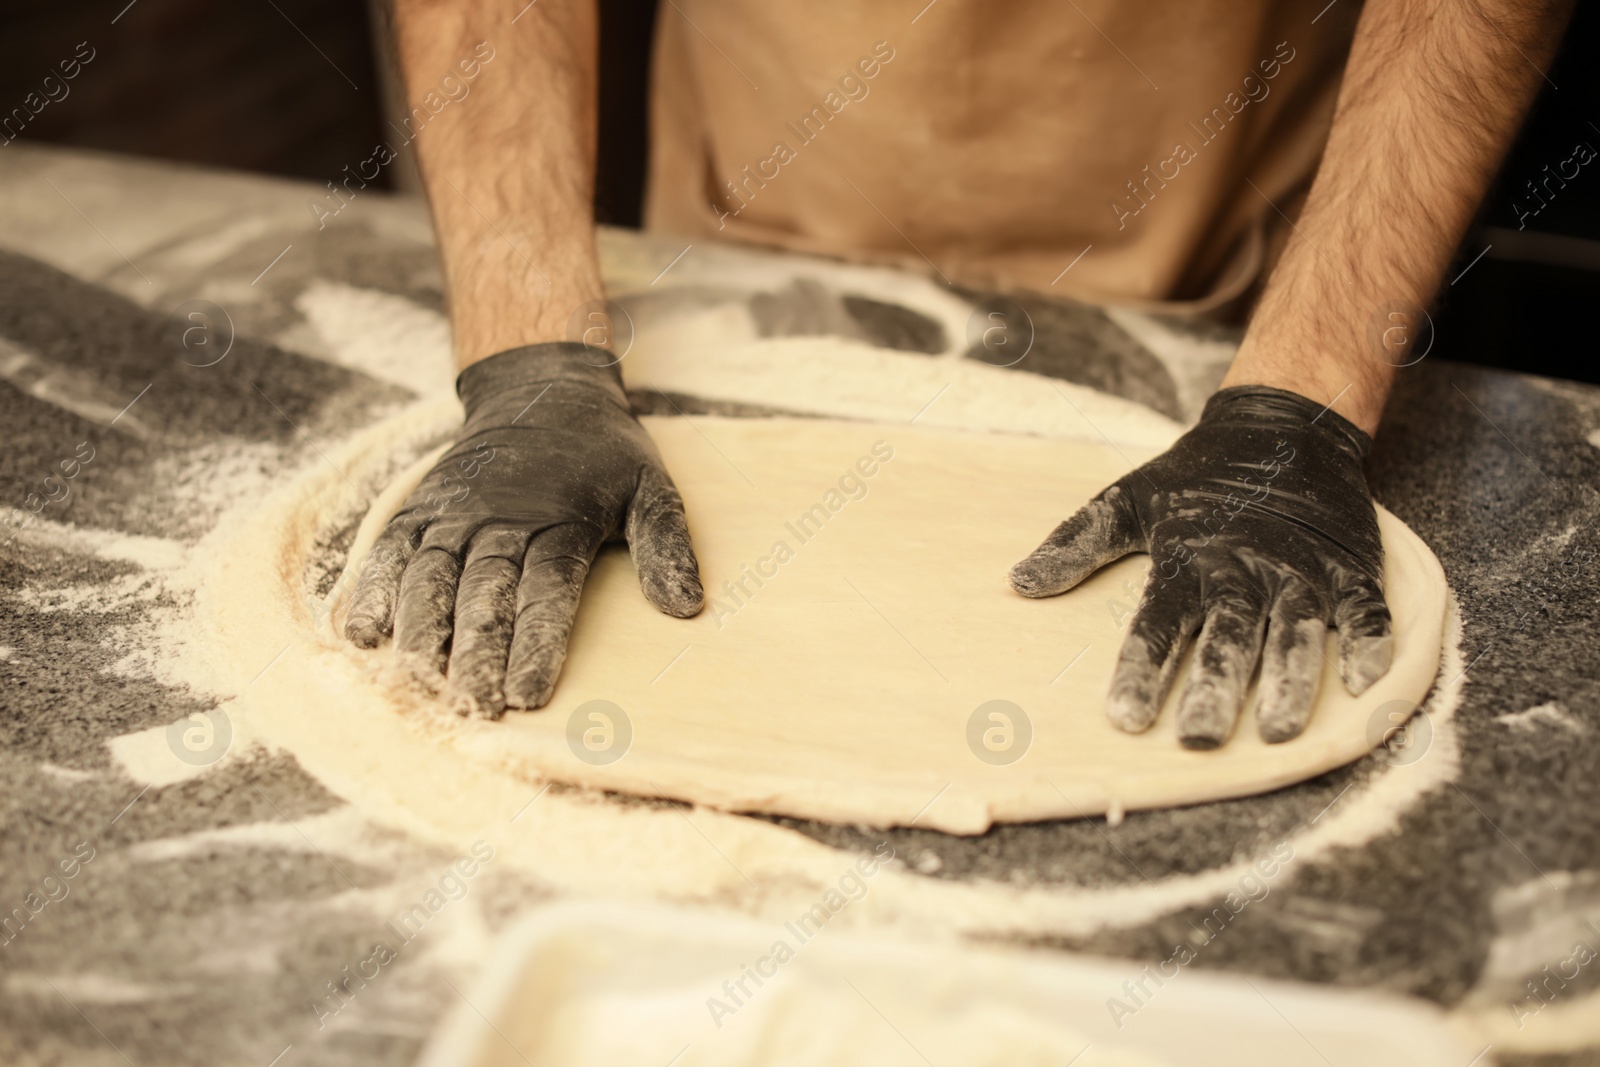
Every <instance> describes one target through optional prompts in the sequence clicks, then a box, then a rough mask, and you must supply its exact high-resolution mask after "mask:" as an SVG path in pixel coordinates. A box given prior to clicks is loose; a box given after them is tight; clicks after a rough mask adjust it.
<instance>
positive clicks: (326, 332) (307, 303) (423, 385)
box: [295, 281, 455, 397]
mask: <svg viewBox="0 0 1600 1067" xmlns="http://www.w3.org/2000/svg"><path fill="white" fill-rule="evenodd" d="M295 307H296V308H298V309H299V311H300V313H301V314H302V315H304V316H305V317H306V321H307V322H308V323H309V324H310V325H311V327H312V329H313V330H315V332H316V336H317V338H318V339H319V340H320V341H321V342H322V344H321V346H320V347H321V349H322V351H321V352H320V353H319V354H321V355H325V356H326V357H327V358H329V359H331V360H332V361H333V362H335V363H338V364H339V365H340V366H344V367H349V368H350V369H352V370H358V371H361V372H362V373H364V374H368V375H370V376H372V377H374V378H377V379H379V380H380V381H386V382H393V383H394V384H396V385H399V386H403V387H404V388H406V389H410V390H411V391H412V392H413V393H416V394H417V395H418V396H422V397H433V396H441V395H449V394H452V393H453V392H454V391H455V363H454V360H453V358H452V356H451V345H450V322H449V320H448V319H446V318H445V317H444V316H443V315H441V314H439V313H438V312H437V311H432V310H430V309H428V308H425V307H421V306H420V305H418V304H415V303H413V302H411V301H410V300H407V299H406V298H405V297H401V296H395V295H394V294H392V293H384V292H379V291H378V290H376V289H358V288H355V287H354V286H349V285H339V284H336V283H334V282H325V281H318V282H315V283H313V284H312V285H311V286H310V287H309V288H308V289H306V291H305V292H303V293H301V294H300V296H299V297H298V298H296V300H295Z"/></svg>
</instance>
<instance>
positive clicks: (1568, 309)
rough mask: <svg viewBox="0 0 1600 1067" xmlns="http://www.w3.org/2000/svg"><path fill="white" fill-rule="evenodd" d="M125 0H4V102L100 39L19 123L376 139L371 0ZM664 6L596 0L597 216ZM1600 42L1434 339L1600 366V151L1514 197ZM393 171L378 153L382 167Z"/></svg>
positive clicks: (325, 146) (1482, 222) (1556, 79)
mask: <svg viewBox="0 0 1600 1067" xmlns="http://www.w3.org/2000/svg"><path fill="white" fill-rule="evenodd" d="M126 3H127V0H109V2H100V0H96V2H93V3H86V4H73V5H66V4H50V5H47V4H42V3H38V2H32V3H26V4H25V3H18V2H16V0H0V25H3V26H4V34H3V36H0V106H3V107H5V108H9V107H11V106H13V105H14V104H17V103H20V102H21V100H22V98H23V97H24V96H26V95H27V94H28V93H29V92H30V91H34V90H36V89H38V87H39V82H40V80H41V79H42V78H43V77H44V76H45V75H46V74H49V73H52V72H54V71H55V67H56V64H57V62H58V61H59V60H61V59H64V58H67V57H69V56H71V55H72V53H73V50H74V48H75V47H76V46H77V44H78V42H80V41H87V42H89V44H90V45H91V46H92V47H93V48H94V49H95V51H96V55H95V58H94V60H93V62H92V63H91V64H90V65H89V66H88V67H86V68H85V70H84V72H83V73H82V74H80V75H79V76H78V77H77V78H76V79H75V80H73V81H72V82H70V83H69V84H70V87H71V93H70V95H69V96H68V97H67V98H66V100H64V101H62V102H61V103H59V104H50V105H48V106H46V107H45V109H44V110H43V111H42V112H40V114H39V115H38V116H37V117H36V118H34V119H33V120H32V121H31V122H30V123H29V125H28V127H27V129H26V132H25V133H24V135H23V136H24V137H25V138H28V139H35V140H41V141H51V142H54V143H57V144H72V145H79V146H84V147H90V148H99V149H107V150H110V151H116V152H129V153H135V154H139V155H146V156H159V157H163V158H168V159H177V160H185V161H189V162H194V163H202V164H210V165H215V166H224V167H236V168H242V169H246V170H256V171H264V172H267V173H271V174H280V175H285V176H289V177H296V178H309V179H313V180H316V181H326V180H328V179H329V178H332V177H334V176H335V175H337V174H338V173H339V172H340V170H341V168H343V167H344V166H345V165H346V164H347V163H350V162H351V161H352V160H360V159H364V158H365V157H366V156H367V155H368V154H369V153H370V151H371V147H372V146H373V145H374V144H376V143H377V142H378V141H379V140H382V139H384V136H385V133H384V126H383V121H382V118H381V115H382V100H383V90H382V87H381V85H380V78H379V74H378V63H377V60H376V58H375V49H374V45H373V41H374V39H375V38H374V33H373V19H372V17H371V14H372V13H371V11H370V10H369V8H368V6H367V5H366V4H365V3H363V2H362V0H238V2H235V3H229V4H219V3H216V2H215V0H134V3H133V4H132V5H131V6H126ZM656 8H657V3H656V0H601V3H600V9H601V76H600V127H601V129H600V154H599V166H598V174H597V180H596V191H595V206H596V213H597V215H598V217H599V218H600V220H601V221H604V222H611V223H615V224H617V225H623V226H637V225H638V224H639V212H640V200H641V194H642V191H643V184H644V168H645V153H646V136H647V129H646V116H645V101H646V94H647V83H648V76H649V58H650V39H651V35H652V32H653V27H654V23H655V18H656ZM666 13H667V14H668V15H671V10H670V8H668V9H667V11H666ZM112 18H115V19H116V22H115V24H114V25H113V24H112V22H111V19H112ZM1597 44H1600V0H1588V2H1584V3H1580V4H1579V5H1578V9H1577V13H1576V15H1575V16H1574V19H1573V23H1572V26H1571V28H1570V29H1569V31H1568V33H1567V37H1566V40H1565V42H1564V44H1563V46H1562V49H1561V54H1560V55H1559V56H1558V58H1557V60H1556V62H1555V63H1554V64H1553V65H1552V66H1551V67H1550V69H1549V70H1548V71H1547V72H1546V73H1547V74H1548V81H1547V82H1546V84H1545V85H1544V88H1543V91H1542V93H1541V94H1540V97H1539V101H1538V103H1537V104H1536V106H1535V109H1534V112H1533V114H1532V116H1531V117H1530V119H1529V121H1528V123H1527V125H1526V127H1525V128H1524V130H1523V132H1522V135H1521V137H1520V138H1519V139H1518V142H1517V144H1516V147H1515V148H1514V149H1513V150H1512V153H1511V155H1510V157H1509V159H1508V160H1507V162H1506V165H1505V167H1504V168H1503V170H1502V173H1501V175H1500V178H1499V180H1498V182H1497V183H1496V186H1495V188H1494V189H1493V190H1492V191H1491V192H1490V194H1489V196H1488V197H1487V199H1486V200H1485V202H1484V206H1483V210H1482V211H1481V212H1480V217H1479V220H1478V225H1477V226H1475V227H1474V228H1473V230H1472V231H1471V232H1470V233H1469V235H1468V237H1467V240H1466V241H1465V242H1464V243H1463V245H1462V247H1461V250H1460V252H1459V253H1458V256H1457V262H1456V264H1455V266H1454V267H1453V268H1452V270H1451V271H1450V277H1451V278H1453V279H1457V280H1455V281H1454V282H1453V283H1451V284H1449V285H1447V287H1446V289H1445V291H1444V293H1443V295H1442V296H1441V298H1440V301H1439V305H1438V308H1437V309H1436V311H1435V314H1434V319H1435V322H1436V325H1437V337H1436V339H1435V343H1434V347H1433V349H1432V352H1431V354H1432V355H1434V356H1436V357H1441V356H1442V357H1445V358H1449V359H1454V360H1459V361H1463V362H1470V363H1481V364H1486V365H1491V366H1502V367H1510V368H1513V369H1518V370H1525V371H1531V372H1535V373H1539V374H1546V375H1551V376H1554V377H1563V378H1574V379H1578V380H1582V381H1590V382H1600V360H1596V359H1595V358H1593V356H1592V355H1591V353H1592V351H1593V346H1594V341H1593V339H1592V325H1593V319H1594V316H1593V313H1592V312H1593V309H1594V308H1595V307H1596V298H1597V297H1600V159H1596V160H1595V161H1593V162H1591V163H1590V164H1589V165H1588V166H1586V167H1583V168H1582V169H1581V170H1580V171H1579V173H1578V176H1577V177H1576V178H1574V179H1571V180H1570V181H1569V182H1567V183H1566V186H1565V188H1560V189H1559V190H1558V192H1557V194H1556V195H1555V196H1554V197H1550V198H1548V200H1549V203H1548V204H1547V206H1545V207H1544V208H1543V209H1542V210H1541V211H1539V213H1538V214H1537V215H1536V216H1532V217H1527V218H1525V219H1522V220H1520V221H1521V222H1522V223H1523V224H1524V225H1525V228H1524V229H1522V230H1519V229H1518V225H1519V217H1518V212H1517V211H1516V209H1515V207H1514V204H1516V203H1518V202H1520V203H1522V204H1523V205H1524V206H1525V207H1526V206H1530V205H1534V204H1536V202H1535V201H1533V200H1532V199H1531V197H1530V196H1529V194H1528V193H1527V191H1526V183H1527V182H1529V181H1532V180H1538V179H1542V178H1543V177H1544V168H1545V167H1546V166H1549V167H1550V168H1552V171H1553V170H1554V168H1555V167H1556V165H1557V164H1559V163H1561V162H1562V161H1563V160H1566V159H1568V158H1570V157H1571V156H1572V154H1573V147H1574V146H1575V145H1576V144H1577V142H1579V141H1585V142H1587V143H1588V144H1589V145H1591V146H1592V147H1594V148H1595V149H1597V150H1600V71H1597V70H1596V64H1595V62H1594V58H1593V57H1594V56H1595V55H1596V45H1597ZM1463 121H1464V122H1470V121H1471V119H1470V116H1468V117H1465V118H1464V119H1463ZM0 159H3V157H0ZM392 180H393V175H392V174H391V172H390V170H388V169H386V170H385V171H384V172H383V173H382V174H381V175H380V178H379V179H378V181H377V183H376V184H378V185H380V186H383V185H386V184H389V183H391V182H392ZM1552 186H1554V183H1552ZM1486 247H1487V248H1488V249H1489V251H1488V253H1487V254H1486V255H1484V256H1483V257H1482V258H1481V259H1478V260H1477V261H1476V262H1474V261H1473V260H1474V257H1476V256H1478V254H1479V253H1480V252H1483V250H1484V249H1485V248H1486ZM1463 271H1464V272H1465V273H1464V274H1463V273H1461V272H1463Z"/></svg>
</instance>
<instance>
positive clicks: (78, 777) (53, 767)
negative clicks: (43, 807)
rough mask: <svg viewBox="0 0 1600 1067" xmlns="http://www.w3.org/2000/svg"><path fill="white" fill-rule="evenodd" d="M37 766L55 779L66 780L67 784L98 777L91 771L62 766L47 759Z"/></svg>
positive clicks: (75, 783)
mask: <svg viewBox="0 0 1600 1067" xmlns="http://www.w3.org/2000/svg"><path fill="white" fill-rule="evenodd" d="M38 767H39V769H40V770H41V771H43V772H44V773H45V774H48V775H49V776H50V777H52V778H54V779H56V781H58V782H66V783H67V784H69V785H77V784H78V783H80V782H89V781H93V780H94V779H96V778H98V777H100V776H99V775H98V774H96V773H95V772H93V771H80V770H78V769H77V768H75V767H63V766H61V765H60V764H57V763H50V762H48V761H44V762H41V763H39V764H38Z"/></svg>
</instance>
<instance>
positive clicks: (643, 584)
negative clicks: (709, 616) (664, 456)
mask: <svg viewBox="0 0 1600 1067" xmlns="http://www.w3.org/2000/svg"><path fill="white" fill-rule="evenodd" d="M627 537H628V552H629V553H630V554H631V555H632V556H633V565H634V567H635V568H636V569H637V570H638V572H639V587H640V588H641V589H642V590H644V595H645V599H647V600H649V601H650V603H652V604H654V605H655V606H656V607H658V608H660V609H661V610H662V611H664V612H666V613H667V614H668V615H673V616H676V617H677V618H680V619H687V618H689V617H690V616H692V615H694V614H696V613H698V612H699V611H700V608H701V607H702V606H703V605H704V603H705V593H704V590H703V589H702V588H701V586H700V564H699V562H698V561H697V560H696V559H695V555H694V545H693V544H692V543H691V541H690V539H689V520H688V518H687V517H686V516H685V515H684V512H683V497H681V496H679V495H678V488H677V486H675V485H673V484H672V479H671V478H669V477H668V476H667V475H666V473H665V472H664V471H661V470H658V469H657V468H655V467H646V468H645V469H644V473H643V474H641V475H640V478H639V488H638V489H637V490H636V491H635V492H634V494H633V502H632V503H631V504H630V505H629V506H628V524H627Z"/></svg>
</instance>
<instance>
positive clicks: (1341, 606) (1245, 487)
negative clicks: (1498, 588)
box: [1011, 385, 1394, 749]
mask: <svg viewBox="0 0 1600 1067" xmlns="http://www.w3.org/2000/svg"><path fill="white" fill-rule="evenodd" d="M1371 447H1372V439H1371V438H1370V437H1368V436H1367V435H1366V434H1365V433H1363V432H1362V431H1361V430H1360V429H1359V428H1357V427H1356V426H1355V425H1353V424H1352V423H1350V422H1348V421H1346V420H1345V419H1343V418H1341V417H1340V416H1338V415H1336V414H1334V412H1333V411H1331V410H1327V409H1324V408H1322V407H1321V405H1318V404H1316V403H1314V402H1312V401H1310V400H1308V399H1306V398H1305V397H1303V396H1299V395H1297V394H1295V393H1290V392H1286V391H1284V390H1281V389H1271V388H1268V387H1266V386H1253V385H1250V386H1238V387H1236V388H1231V389H1223V390H1221V391H1220V392H1218V393H1217V394H1216V395H1215V396H1213V397H1212V398H1211V400H1210V401H1209V402H1208V403H1207V404H1206V408H1205V413H1204V414H1203V415H1201V417H1200V422H1199V424H1198V425H1196V426H1195V427H1194V428H1193V429H1192V430H1190V431H1189V432H1188V433H1186V434H1184V435H1183V436H1182V437H1181V438H1179V439H1178V441H1177V443H1176V444H1174V445H1173V446H1172V447H1171V448H1170V449H1168V450H1167V451H1166V452H1165V453H1163V454H1162V455H1160V456H1157V457H1156V458H1155V459H1153V460H1151V461H1150V462H1148V463H1146V464H1145V465H1144V466H1142V467H1140V468H1138V469H1137V470H1135V471H1133V472H1132V473H1130V474H1128V475H1126V476H1124V477H1123V478H1121V479H1119V480H1118V481H1117V482H1116V483H1115V484H1113V485H1112V486H1111V487H1110V488H1108V489H1106V490H1105V491H1104V492H1103V493H1101V494H1100V495H1099V496H1097V497H1095V498H1094V499H1093V500H1091V501H1090V502H1089V503H1088V504H1086V505H1085V506H1084V507H1083V508H1082V510H1080V511H1079V512H1078V513H1077V514H1076V515H1074V516H1073V517H1072V518H1070V519H1068V520H1067V521H1066V522H1063V523H1062V524H1061V525H1060V526H1058V527H1056V530H1055V532H1054V533H1052V534H1051V535H1050V537H1049V538H1048V539H1046V541H1045V542H1044V544H1042V545H1040V546H1039V548H1038V549H1037V550H1036V551H1035V552H1034V553H1033V554H1032V555H1031V556H1029V557H1028V558H1027V559H1025V560H1023V561H1022V562H1021V563H1018V564H1017V565H1016V566H1015V567H1013V568H1012V570H1011V584H1012V586H1013V587H1014V588H1015V589H1016V590H1017V592H1019V593H1021V594H1023V595H1024V596H1030V597H1045V596H1054V595H1055V594H1057V593H1061V592H1065V591H1066V590H1068V589H1071V588H1072V587H1073V586H1075V585H1077V584H1078V583H1079V582H1081V581H1083V580H1084V579H1085V578H1087V577H1088V576H1089V575H1091V574H1093V573H1094V572H1095V571H1096V570H1098V569H1099V568H1100V567H1103V566H1104V565H1106V564H1107V563H1111V562H1112V561H1114V560H1117V559H1120V558H1121V557H1123V556H1125V555H1128V554H1129V553H1131V552H1148V553H1149V554H1150V557H1151V568H1150V576H1149V581H1148V584H1147V585H1146V587H1145V591H1144V595H1143V597H1142V598H1141V600H1140V603H1139V607H1138V609H1137V611H1136V612H1135V613H1134V615H1133V619H1132V623H1131V626H1130V629H1129V631H1128V636H1127V638H1126V639H1125V640H1124V642H1123V645H1122V654H1121V656H1120V658H1119V659H1118V662H1117V668H1116V673H1115V674H1114V675H1113V676H1112V680H1111V694H1110V697H1109V699H1108V702H1107V706H1106V711H1107V714H1108V715H1109V716H1110V717H1111V721H1112V722H1113V723H1115V724H1116V725H1117V726H1119V727H1121V728H1122V729H1124V730H1128V731H1140V730H1145V729H1148V728H1149V726H1150V725H1151V724H1152V723H1153V722H1155V720H1156V716H1157V715H1158V714H1159V713H1160V710H1161V704H1162V701H1163V699H1164V698H1165V696H1166V694H1167V690H1168V689H1169V687H1170V686H1171V684H1172V676H1173V673H1174V671H1175V669H1176V667H1177V664H1178V660H1179V657H1180V655H1181V654H1182V653H1183V651H1184V649H1185V648H1186V647H1187V646H1188V643H1189V641H1190V640H1191V638H1193V636H1194V634H1195V632H1196V631H1197V630H1198V631H1199V634H1200V636H1199V643H1198V645H1197V647H1196V649H1195V658H1194V667H1193V670H1192V671H1191V672H1190V677H1189V679H1188V682H1187V685H1186V686H1185V688H1184V691H1183V695H1182V697H1181V699H1180V700H1179V703H1178V738H1179V740H1180V741H1181V742H1182V743H1183V744H1184V746H1185V747H1187V748H1194V749H1208V748H1215V747H1217V746H1218V745H1221V744H1222V743H1223V742H1225V741H1226V740H1227V739H1228V737H1229V735H1230V734H1231V733H1232V732H1233V728H1234V724H1235V722H1236V721H1237V720H1238V717H1239V711H1240V707H1241V705H1242V704H1243V702H1244V697H1245V694H1246V692H1247V691H1248V689H1249V686H1250V681H1251V678H1252V676H1253V675H1254V674H1255V670H1256V666H1257V663H1258V662H1259V663H1260V666H1261V681H1260V685H1259V689H1258V692H1259V696H1260V702H1259V712H1258V720H1257V726H1258V728H1259V730H1260V732H1261V737H1262V738H1263V740H1266V741H1274V742H1275V741H1287V740H1289V739H1290V738H1293V737H1297V736H1299V734H1300V732H1301V731H1302V730H1304V729H1305V727H1306V723H1307V722H1308V721H1309V720H1310V718H1311V705H1312V702H1313V701H1314V700H1315V699H1316V695H1317V685H1318V682H1319V680H1320V678H1321V675H1322V669H1323V660H1324V652H1323V646H1324V644H1325V638H1326V633H1327V626H1328V624H1329V623H1332V624H1333V625H1334V626H1336V627H1338V630H1339V673H1340V676H1341V677H1342V678H1343V679H1344V684H1345V687H1346V688H1347V689H1349V690H1350V692H1351V693H1352V694H1360V693H1361V692H1363V691H1364V690H1366V688H1367V687H1368V686H1370V685H1371V684H1372V683H1373V682H1375V681H1377V680H1378V679H1379V678H1381V677H1382V676H1383V675H1384V673H1385V672H1386V671H1388V669H1389V664H1390V661H1391V659H1392V658H1393V652H1394V641H1393V637H1392V636H1391V633H1390V626H1389V609H1388V607H1387V606H1386V605H1385V604H1384V599H1383V543H1382V541H1381V540H1379V537H1378V521H1377V514H1376V512H1375V511H1374V510H1373V505H1372V495H1371V493H1370V492H1369V490H1368V489H1367V480H1366V476H1365V474H1364V473H1363V472H1362V462H1363V461H1364V460H1365V459H1366V456H1367V452H1368V450H1369V449H1370V448H1371Z"/></svg>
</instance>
